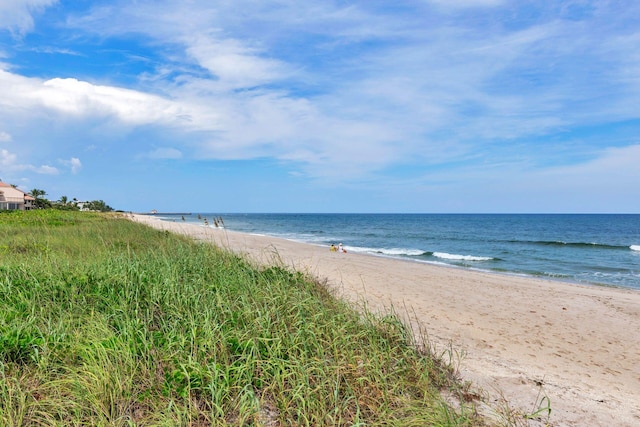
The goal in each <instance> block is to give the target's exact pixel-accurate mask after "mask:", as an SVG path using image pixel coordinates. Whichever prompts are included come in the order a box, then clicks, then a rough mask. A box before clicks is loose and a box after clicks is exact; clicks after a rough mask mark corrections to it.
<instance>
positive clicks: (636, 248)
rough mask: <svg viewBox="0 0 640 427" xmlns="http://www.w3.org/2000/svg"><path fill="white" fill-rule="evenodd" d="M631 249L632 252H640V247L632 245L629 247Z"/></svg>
mask: <svg viewBox="0 0 640 427" xmlns="http://www.w3.org/2000/svg"><path fill="white" fill-rule="evenodd" d="M629 249H631V250H632V251H640V245H631V246H629Z"/></svg>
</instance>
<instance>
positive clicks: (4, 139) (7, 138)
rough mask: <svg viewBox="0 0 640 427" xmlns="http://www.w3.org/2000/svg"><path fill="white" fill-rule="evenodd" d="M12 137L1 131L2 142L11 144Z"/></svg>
mask: <svg viewBox="0 0 640 427" xmlns="http://www.w3.org/2000/svg"><path fill="white" fill-rule="evenodd" d="M11 140H12V138H11V135H10V134H8V133H7V132H3V131H0V142H11Z"/></svg>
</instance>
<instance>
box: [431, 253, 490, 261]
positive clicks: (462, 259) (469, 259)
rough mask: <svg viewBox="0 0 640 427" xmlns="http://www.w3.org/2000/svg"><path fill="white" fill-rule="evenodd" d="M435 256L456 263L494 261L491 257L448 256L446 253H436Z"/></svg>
mask: <svg viewBox="0 0 640 427" xmlns="http://www.w3.org/2000/svg"><path fill="white" fill-rule="evenodd" d="M433 256H434V257H436V258H442V259H449V260H454V261H491V260H492V259H493V258H491V257H484V256H473V255H457V254H448V253H446V252H434V253H433Z"/></svg>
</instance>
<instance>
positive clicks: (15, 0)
mask: <svg viewBox="0 0 640 427" xmlns="http://www.w3.org/2000/svg"><path fill="white" fill-rule="evenodd" d="M57 2H58V0H1V1H0V29H3V28H5V29H8V30H10V31H13V32H15V33H17V34H20V35H22V34H25V33H26V32H28V31H29V30H31V29H32V28H33V17H32V14H34V13H39V12H41V11H42V10H44V9H45V8H46V7H48V6H51V5H53V4H55V3H57Z"/></svg>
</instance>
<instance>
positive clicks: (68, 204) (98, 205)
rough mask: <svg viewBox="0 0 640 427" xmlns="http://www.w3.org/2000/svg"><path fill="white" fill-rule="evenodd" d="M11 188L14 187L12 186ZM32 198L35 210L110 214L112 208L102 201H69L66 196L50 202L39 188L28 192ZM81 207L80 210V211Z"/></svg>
mask: <svg viewBox="0 0 640 427" xmlns="http://www.w3.org/2000/svg"><path fill="white" fill-rule="evenodd" d="M12 186H13V187H15V185H13V184H12ZM29 194H31V195H32V196H33V198H34V199H35V200H34V201H33V207H34V208H35V209H59V210H64V211H79V210H88V211H96V212H111V211H113V208H112V207H111V206H109V205H107V204H106V203H105V202H104V200H92V201H90V202H79V201H78V200H77V199H76V198H74V199H73V200H69V198H68V197H67V196H61V197H60V200H57V201H51V200H49V199H47V198H45V197H44V196H46V195H47V192H46V191H44V190H41V189H39V188H34V189H33V190H31V191H30V193H29ZM81 207H82V209H81Z"/></svg>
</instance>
